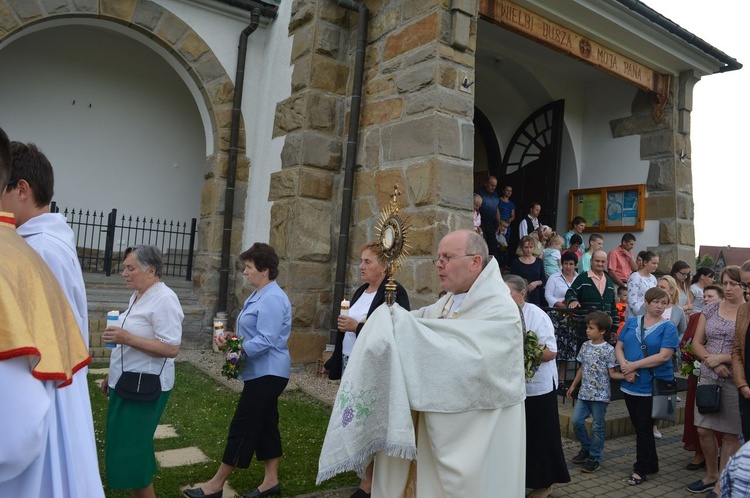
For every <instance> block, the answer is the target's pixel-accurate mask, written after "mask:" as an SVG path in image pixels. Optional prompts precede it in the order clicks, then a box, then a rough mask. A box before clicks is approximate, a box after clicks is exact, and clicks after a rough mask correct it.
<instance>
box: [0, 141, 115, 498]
mask: <svg viewBox="0 0 750 498" xmlns="http://www.w3.org/2000/svg"><path fill="white" fill-rule="evenodd" d="M11 151H12V158H13V165H14V166H13V168H12V169H11V170H10V171H8V169H7V168H6V170H5V171H4V173H5V176H3V175H2V174H0V178H3V182H2V185H3V187H4V188H3V189H2V192H0V193H1V194H3V195H2V200H0V203H2V205H3V207H4V209H6V210H8V211H9V213H8V215H6V216H4V217H3V219H2V229H3V232H2V234H3V242H5V243H7V244H10V245H8V246H6V249H7V251H6V252H4V253H3V256H4V257H3V260H4V261H3V263H4V264H7V265H11V267H6V268H5V269H3V270H2V272H3V276H4V277H5V278H6V280H5V282H4V285H5V286H4V288H3V289H2V291H1V292H3V293H4V295H3V298H2V299H3V314H5V313H8V314H10V313H13V314H14V315H15V317H14V318H15V319H16V320H18V321H13V320H11V321H10V322H11V323H9V320H8V318H10V316H9V315H6V319H5V320H4V321H3V323H2V328H3V334H4V336H3V338H2V344H0V347H1V348H2V350H1V351H0V359H4V360H5V361H2V362H0V369H2V370H3V376H2V378H3V386H4V389H5V390H6V392H5V394H4V396H2V399H5V400H9V399H13V398H16V399H17V400H18V402H19V403H22V406H18V409H17V410H4V413H3V414H2V415H0V419H3V424H2V426H3V427H12V428H13V431H12V432H13V433H14V436H15V438H13V437H11V438H9V440H8V441H9V444H8V445H7V446H4V448H2V449H4V450H5V451H8V452H11V453H13V448H16V446H15V444H18V445H19V447H23V446H26V447H25V448H24V450H23V452H22V453H19V452H15V454H8V455H5V456H3V457H0V460H2V462H0V468H2V469H3V470H0V496H20V497H23V496H29V497H31V496H51V497H58V496H59V497H67V496H71V497H73V496H86V497H94V498H96V497H103V496H104V491H103V488H102V483H101V478H100V476H99V465H98V461H97V454H96V443H95V440H94V428H93V421H92V414H91V402H90V398H89V392H88V385H87V382H86V369H85V365H86V364H88V361H90V359H89V356H88V347H87V344H88V315H87V311H86V295H85V288H84V285H83V277H82V274H81V269H80V265H79V264H78V258H77V256H76V252H75V244H74V239H73V233H72V231H71V230H70V229H69V228H68V226H67V224H66V223H65V219H64V218H63V217H62V216H61V215H53V214H51V213H49V201H50V199H51V197H52V190H53V185H52V181H53V177H52V168H51V165H50V164H49V161H47V159H46V157H44V155H43V154H42V153H41V152H39V151H38V149H36V147H34V146H33V145H29V146H26V145H24V144H20V143H18V142H13V143H12V145H11ZM8 172H9V173H10V174H9V175H8V174H7V173H8ZM6 180H7V187H5V185H6ZM32 186H33V187H32ZM34 187H36V189H35V188H34ZM37 192H39V194H37ZM16 214H17V216H11V215H16ZM13 224H15V225H19V226H20V227H21V228H19V230H18V231H19V233H22V235H24V236H25V238H26V241H27V242H29V243H31V245H32V247H33V248H34V249H35V250H36V251H37V252H38V253H39V255H41V256H42V257H43V258H44V259H45V261H46V263H47V265H49V268H48V267H47V266H45V265H44V263H42V262H41V260H39V257H38V256H37V255H36V254H34V255H33V257H31V256H28V254H27V253H32V252H33V251H31V249H30V248H29V246H28V245H27V244H25V243H23V241H22V239H21V238H20V237H19V236H18V235H17V234H16V233H13V230H12V228H13ZM11 252H16V253H17V255H16V257H12V255H11V254H10V253H11ZM27 256H28V257H27ZM36 266H40V267H41V269H40V270H39V272H38V273H39V274H40V275H41V276H40V277H39V278H36V277H37V274H36V273H35V271H36ZM50 268H51V269H52V270H53V273H50V272H49V269H50ZM53 274H54V276H53ZM49 277H51V278H53V279H54V280H56V282H57V283H59V285H58V284H57V283H55V284H51V285H49V284H47V283H44V284H43V285H42V286H41V287H37V284H39V283H40V282H46V280H45V279H47V278H49ZM14 278H15V279H17V281H14ZM60 286H62V288H61V287H60ZM63 293H64V294H63ZM19 298H20V299H19ZM50 302H52V303H53V304H52V305H50V304H49V303H50ZM11 303H13V304H11ZM50 306H52V307H57V306H59V307H60V308H61V309H62V310H63V311H62V312H61V313H62V315H58V314H57V313H55V312H50V311H48V309H50ZM71 308H72V310H71ZM27 315H30V318H28V319H26V318H25V317H26V316H27ZM68 318H70V320H71V321H72V322H73V323H72V325H71V323H69V321H68ZM6 327H7V329H6ZM27 329H28V330H27ZM6 332H7V334H8V335H7V336H5V334H6ZM16 332H18V333H16ZM71 335H72V336H73V337H72V338H71V337H70V336H71ZM68 343H70V344H73V345H74V347H73V348H72V349H69V350H67V351H66V349H68V346H67V344H68ZM55 348H61V349H62V350H61V351H54V349H55ZM74 351H75V353H74ZM66 353H70V354H66ZM60 355H62V356H61V357H60V358H58V360H59V361H57V360H56V363H54V365H55V366H54V367H43V366H42V365H45V364H47V365H51V363H47V362H46V361H45V359H44V358H42V359H41V360H38V363H37V358H36V356H47V357H48V359H49V360H50V361H52V358H54V357H57V356H60ZM30 368H31V369H32V372H33V374H32V375H29V372H30ZM43 370H46V371H44V372H42V371H43ZM68 371H69V373H70V374H71V375H72V379H71V378H68ZM71 380H72V383H71ZM61 383H62V384H63V385H65V387H61V386H60V385H61ZM9 403H10V402H9ZM8 406H12V404H9V405H8ZM10 441H12V443H11V442H10ZM2 449H0V451H2ZM6 457H7V461H6V460H4V459H5V458H6Z"/></svg>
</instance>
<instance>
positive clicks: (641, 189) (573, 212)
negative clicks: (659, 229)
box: [568, 185, 646, 232]
mask: <svg viewBox="0 0 750 498" xmlns="http://www.w3.org/2000/svg"><path fill="white" fill-rule="evenodd" d="M645 208H646V186H645V185H619V186H615V187H599V188H587V189H578V190H571V191H570V195H569V209H568V212H569V213H570V219H571V220H572V219H573V218H574V217H576V216H582V217H583V218H585V219H586V230H585V231H586V232H627V231H642V230H643V226H644V223H645Z"/></svg>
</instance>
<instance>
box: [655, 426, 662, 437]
mask: <svg viewBox="0 0 750 498" xmlns="http://www.w3.org/2000/svg"><path fill="white" fill-rule="evenodd" d="M654 438H655V439H661V438H662V435H661V432H659V429H656V428H655V429H654Z"/></svg>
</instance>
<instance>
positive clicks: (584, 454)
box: [572, 448, 589, 463]
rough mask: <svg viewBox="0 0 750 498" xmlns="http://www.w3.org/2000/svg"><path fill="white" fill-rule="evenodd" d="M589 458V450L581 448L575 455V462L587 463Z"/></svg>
mask: <svg viewBox="0 0 750 498" xmlns="http://www.w3.org/2000/svg"><path fill="white" fill-rule="evenodd" d="M588 459H589V452H588V451H586V450H584V449H583V448H581V451H579V452H578V454H577V455H576V456H574V457H573V460H572V462H573V463H585V462H586V460H588Z"/></svg>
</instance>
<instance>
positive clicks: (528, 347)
mask: <svg viewBox="0 0 750 498" xmlns="http://www.w3.org/2000/svg"><path fill="white" fill-rule="evenodd" d="M545 349H547V345H546V344H541V345H540V344H539V336H537V335H536V333H535V332H534V331H532V330H529V331H528V332H526V334H524V339H523V365H524V369H525V376H526V382H528V381H530V380H531V379H532V378H533V377H534V374H536V372H537V370H539V365H541V364H542V353H544V350H545Z"/></svg>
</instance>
